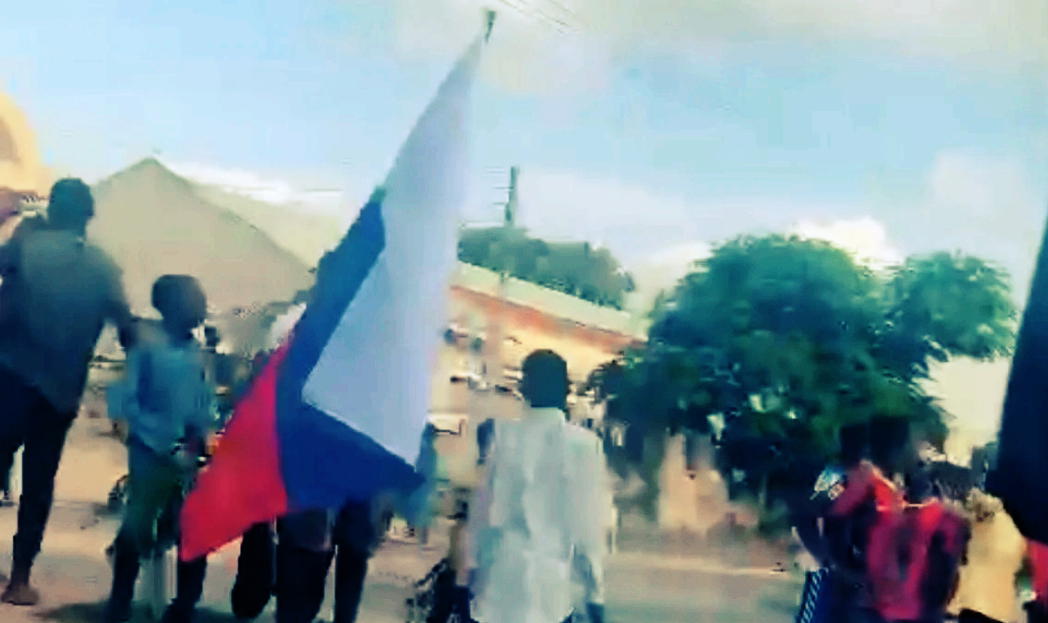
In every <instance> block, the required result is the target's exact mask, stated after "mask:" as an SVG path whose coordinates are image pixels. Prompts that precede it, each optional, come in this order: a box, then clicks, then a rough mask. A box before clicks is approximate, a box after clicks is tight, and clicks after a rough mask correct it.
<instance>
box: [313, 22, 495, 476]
mask: <svg viewBox="0 0 1048 623" xmlns="http://www.w3.org/2000/svg"><path fill="white" fill-rule="evenodd" d="M482 47H483V39H482V38H480V39H478V40H477V42H476V43H474V44H473V45H472V46H471V47H470V48H469V50H467V52H466V53H465V54H464V55H463V57H462V58H461V59H460V60H459V61H458V63H457V64H456V66H455V67H454V69H453V70H452V71H451V73H450V74H449V75H448V77H447V78H446V79H445V81H444V83H443V84H442V85H441V87H440V89H439V90H438V92H437V94H436V96H435V97H434V98H433V101H432V102H430V104H429V107H428V108H427V109H426V111H425V112H424V113H423V115H422V117H421V118H420V119H419V121H418V122H417V123H416V124H415V127H414V129H413V130H412V131H411V134H410V135H409V136H408V138H407V141H406V142H405V143H404V145H403V147H401V150H400V153H399V154H398V155H397V159H396V162H395V163H394V165H393V168H392V170H391V171H390V173H389V176H388V177H387V178H386V183H385V185H384V186H385V190H386V194H385V199H384V201H383V203H382V219H383V223H384V225H385V232H386V241H385V247H384V248H383V250H382V252H381V253H380V254H379V257H378V260H377V262H376V264H375V266H373V267H372V269H371V271H370V272H369V274H368V276H367V278H366V279H365V280H364V283H363V284H362V285H361V287H360V290H359V291H358V292H357V294H356V296H355V297H354V299H353V301H352V302H350V304H349V306H348V308H347V309H346V310H345V311H344V312H343V315H342V318H341V319H340V320H339V323H338V325H337V327H336V328H335V330H334V333H333V334H332V335H331V338H330V339H329V341H328V343H327V344H326V345H325V346H324V349H323V351H322V353H321V355H320V359H319V360H318V361H317V364H316V366H315V367H314V368H313V370H312V372H311V373H310V375H309V377H308V379H307V381H306V385H305V388H304V389H303V398H304V399H305V400H306V401H307V402H308V403H310V404H311V405H313V406H314V407H316V408H318V409H320V410H321V411H323V412H325V413H327V414H329V415H331V416H333V417H335V418H337V419H339V420H341V421H343V422H345V423H346V424H348V425H350V426H352V427H353V428H354V429H356V430H357V431H359V432H361V433H364V434H365V435H368V436H369V437H371V438H372V439H374V440H375V441H376V442H378V443H379V444H381V445H382V446H383V447H385V448H386V449H387V450H389V451H390V452H393V453H394V454H396V455H398V456H400V457H401V458H403V459H404V460H406V461H408V462H412V463H413V462H414V460H415V457H416V455H417V454H418V449H419V439H420V437H421V434H422V431H423V429H424V427H425V423H426V413H427V411H428V408H429V400H430V379H431V377H432V366H433V362H434V361H435V358H436V349H437V347H438V343H439V340H440V333H441V327H443V325H444V323H445V322H446V316H445V309H446V298H447V289H448V279H449V276H450V274H451V270H452V268H453V267H454V261H455V246H456V230H457V227H458V221H459V218H458V217H459V210H460V208H461V206H462V202H463V201H464V198H465V186H466V174H465V169H466V140H465V135H466V113H467V109H468V106H469V93H470V87H471V86H472V83H473V78H474V75H475V73H476V68H477V64H478V62H479V58H480V51H481V48H482Z"/></svg>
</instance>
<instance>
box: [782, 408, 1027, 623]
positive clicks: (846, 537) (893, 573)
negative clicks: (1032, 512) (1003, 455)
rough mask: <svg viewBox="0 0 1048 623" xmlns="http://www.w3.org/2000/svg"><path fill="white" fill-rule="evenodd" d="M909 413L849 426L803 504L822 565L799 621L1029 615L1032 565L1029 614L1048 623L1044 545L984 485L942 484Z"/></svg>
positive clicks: (881, 622) (1005, 620)
mask: <svg viewBox="0 0 1048 623" xmlns="http://www.w3.org/2000/svg"><path fill="white" fill-rule="evenodd" d="M915 441H918V440H916V439H915V438H914V436H913V435H912V434H911V430H910V427H909V426H908V424H907V422H906V420H903V419H900V418H888V417H886V418H877V419H875V420H873V421H872V422H870V423H868V424H855V425H850V426H846V427H844V428H843V429H842V430H841V431H840V434H839V449H840V452H839V459H840V460H839V462H838V463H837V464H835V465H831V466H829V467H827V468H826V469H825V470H824V471H823V473H822V474H821V475H820V477H819V479H818V481H817V482H816V485H815V487H814V491H813V492H812V494H811V495H810V497H808V498H807V499H806V500H804V501H803V502H801V503H799V504H797V505H796V508H795V510H794V526H795V529H796V533H797V535H798V537H799V539H800V540H801V542H802V543H803V544H804V546H805V547H806V549H807V550H808V551H809V552H810V553H811V554H812V556H813V557H814V558H815V560H816V561H817V562H818V565H819V569H818V570H815V571H812V572H809V573H808V576H807V581H806V583H805V588H804V595H803V596H802V603H801V606H800V609H799V611H798V614H797V617H796V621H797V623H844V622H853V621H854V622H858V623H942V622H943V621H946V620H958V621H960V622H961V623H994V622H1000V623H1010V622H1015V621H1020V620H1021V617H1022V615H1021V613H1020V601H1021V598H1020V595H1019V593H1018V590H1017V579H1018V576H1019V575H1020V573H1021V572H1022V571H1023V569H1024V564H1027V563H1028V564H1029V567H1030V568H1031V570H1032V574H1033V582H1032V584H1033V587H1034V589H1035V595H1036V597H1035V599H1033V600H1030V601H1029V602H1027V603H1026V604H1024V609H1025V611H1026V617H1027V620H1028V621H1029V622H1030V623H1040V622H1042V621H1045V620H1048V619H1046V618H1045V613H1046V612H1048V610H1046V609H1045V606H1046V605H1048V591H1046V589H1048V584H1046V583H1045V580H1046V579H1048V578H1046V577H1045V573H1046V572H1048V568H1046V567H1045V564H1044V563H1045V562H1046V561H1045V559H1044V557H1043V553H1042V551H1043V550H1042V549H1041V548H1042V546H1040V545H1038V544H1037V543H1034V542H1029V543H1028V542H1027V541H1026V540H1025V539H1024V538H1023V536H1022V535H1021V534H1020V533H1019V531H1018V529H1017V528H1016V527H1015V524H1014V522H1012V520H1011V519H1010V517H1009V516H1008V514H1007V512H1006V511H1005V509H1004V507H1003V505H1002V504H1001V502H1000V501H999V500H997V499H996V498H994V497H992V496H991V495H989V494H987V493H986V492H985V491H984V490H983V489H982V488H981V483H972V485H971V486H968V487H960V488H958V487H950V486H945V483H940V482H937V481H936V479H935V478H934V476H933V475H932V473H931V470H930V468H929V465H928V464H927V463H925V462H924V461H922V460H921V459H920V458H919V456H918V453H917V452H916V451H915V448H916V443H915Z"/></svg>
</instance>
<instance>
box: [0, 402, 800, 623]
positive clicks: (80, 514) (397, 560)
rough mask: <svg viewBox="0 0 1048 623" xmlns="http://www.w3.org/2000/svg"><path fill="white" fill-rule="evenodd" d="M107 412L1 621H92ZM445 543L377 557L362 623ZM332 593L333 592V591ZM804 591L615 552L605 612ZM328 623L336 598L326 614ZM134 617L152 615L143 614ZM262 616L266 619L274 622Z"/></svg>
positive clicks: (622, 613) (691, 559)
mask: <svg viewBox="0 0 1048 623" xmlns="http://www.w3.org/2000/svg"><path fill="white" fill-rule="evenodd" d="M107 429H108V422H107V421H106V420H104V419H89V418H86V417H81V418H80V419H79V420H78V421H77V423H76V424H75V425H74V427H73V429H72V430H71V432H70V437H69V442H68V445H67V449H66V454H65V456H64V459H63V462H62V466H61V469H60V472H59V476H58V482H57V490H56V496H55V498H56V502H55V508H54V512H53V514H52V519H51V522H50V524H49V526H48V532H47V535H46V538H45V541H44V548H43V553H42V554H41V556H40V558H39V561H38V563H37V567H36V569H35V571H34V582H35V584H36V585H37V587H38V588H39V589H40V590H41V592H42V594H43V603H41V604H40V605H39V606H37V607H36V608H31V609H24V608H14V607H11V606H0V621H2V622H3V623H40V622H42V621H43V622H47V621H53V622H58V623H88V622H91V623H94V622H98V621H100V620H101V603H102V601H103V600H104V599H105V596H106V595H107V593H108V589H109V582H110V571H109V566H108V564H107V563H106V561H105V558H104V556H103V551H104V549H105V547H106V546H107V545H108V544H109V543H110V541H111V540H112V538H113V535H114V534H115V530H116V527H117V518H115V517H109V516H105V515H100V513H99V510H100V507H101V505H102V504H103V503H104V501H105V499H106V495H107V494H108V492H109V489H110V487H111V486H112V484H113V483H114V482H115V480H116V479H117V478H118V477H119V476H120V475H121V474H123V473H124V472H125V463H124V461H125V458H124V451H123V447H122V446H121V445H120V444H119V443H118V442H117V441H116V440H114V439H112V438H110V437H108V436H106V435H105V432H106V431H107ZM15 517H16V510H15V509H14V508H5V509H0V570H3V571H6V570H7V569H8V568H9V564H10V542H11V541H10V536H11V535H12V534H13V533H14V527H15ZM237 551H238V550H237V547H236V546H235V545H233V546H231V547H229V548H226V549H225V550H223V551H221V552H219V553H217V554H216V555H215V556H213V557H212V559H211V562H210V565H209V568H208V582H207V588H206V592H205V597H204V604H203V608H202V610H201V612H200V616H199V617H198V623H232V622H233V621H234V619H233V617H232V615H231V614H230V613H229V589H230V587H231V585H232V581H233V574H234V570H235V560H236V554H237ZM439 551H440V550H439V548H438V549H434V550H430V551H422V550H420V549H419V548H418V547H417V546H415V545H411V544H403V543H396V542H394V543H390V544H387V545H386V546H384V547H383V549H382V550H381V551H380V553H379V554H378V555H377V556H376V557H375V559H374V560H373V564H372V569H371V573H370V574H369V579H368V586H367V591H366V594H365V599H364V606H363V612H362V615H361V617H360V620H361V621H364V622H368V623H372V622H374V623H397V622H400V621H403V620H404V615H403V603H404V599H405V598H406V597H407V596H408V594H409V592H410V591H409V589H408V586H409V585H410V582H411V581H412V580H413V579H414V578H419V577H422V575H424V573H425V572H426V570H428V569H429V568H430V566H431V565H432V564H434V563H435V562H436V559H437V558H438V556H439ZM328 592H329V594H330V592H331V591H330V590H329V591H328ZM797 593H798V584H797V581H796V579H795V578H793V577H788V576H786V575H784V574H775V573H772V572H770V571H769V567H768V566H767V565H764V566H757V567H754V568H750V569H746V568H742V567H741V566H739V565H735V566H732V565H731V564H726V563H724V562H722V561H717V560H711V559H707V558H701V557H695V556H673V555H666V554H665V553H664V552H661V553H660V552H645V551H637V550H633V551H629V552H623V553H621V554H619V555H617V556H616V557H614V558H613V559H612V560H611V561H610V563H609V569H608V615H609V620H610V621H613V622H615V623H625V622H631V621H661V622H665V623H672V622H678V621H680V622H685V621H686V622H689V623H694V622H705V621H710V622H713V621H718V622H719V621H724V622H727V623H731V622H735V621H738V622H743V621H746V622H754V621H761V622H762V623H763V622H769V621H770V622H773V623H775V622H782V623H785V622H787V621H789V620H790V613H791V610H792V604H793V603H794V600H795V598H796V595H797ZM321 616H322V617H327V618H328V620H330V616H331V614H330V604H327V605H326V607H325V610H324V611H323V612H322V613H321ZM135 620H136V621H143V622H144V621H148V620H149V619H148V617H147V616H146V613H145V612H144V611H141V612H138V613H137V614H136V619H135ZM271 621H272V614H271V613H266V614H265V615H263V617H262V618H261V619H260V622H261V623H270V622H271Z"/></svg>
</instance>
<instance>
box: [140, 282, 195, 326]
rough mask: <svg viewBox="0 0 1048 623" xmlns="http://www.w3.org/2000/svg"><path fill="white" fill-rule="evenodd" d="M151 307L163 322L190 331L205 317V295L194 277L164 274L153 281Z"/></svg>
mask: <svg viewBox="0 0 1048 623" xmlns="http://www.w3.org/2000/svg"><path fill="white" fill-rule="evenodd" d="M152 300H153V307H155V308H156V310H157V311H158V312H160V315H161V316H163V317H164V324H165V325H167V326H168V327H170V328H173V329H177V330H179V331H191V330H193V329H194V328H196V327H197V326H198V325H200V323H202V322H204V319H205V318H207V297H206V296H205V295H204V289H203V288H202V287H201V286H200V282H199V281H197V280H196V278H194V277H191V276H189V275H164V276H162V277H160V278H159V279H157V280H156V281H155V282H154V283H153V295H152Z"/></svg>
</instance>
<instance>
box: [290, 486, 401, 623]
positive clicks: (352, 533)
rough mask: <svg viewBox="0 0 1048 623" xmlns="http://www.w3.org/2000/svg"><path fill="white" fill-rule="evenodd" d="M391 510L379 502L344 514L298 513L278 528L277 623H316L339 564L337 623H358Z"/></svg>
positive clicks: (353, 507)
mask: <svg viewBox="0 0 1048 623" xmlns="http://www.w3.org/2000/svg"><path fill="white" fill-rule="evenodd" d="M388 514H389V511H388V508H387V505H386V504H384V503H383V502H382V501H381V500H379V499H375V500H371V501H369V502H350V503H348V504H346V505H345V506H343V507H342V508H341V509H340V510H338V511H335V512H332V511H325V510H316V511H306V512H301V513H294V514H291V515H288V516H286V517H284V518H282V519H281V520H280V521H279V522H278V523H277V530H278V534H279V539H278V542H277V571H276V576H277V580H276V595H277V617H276V621H277V623H313V620H314V619H315V618H316V617H317V614H318V613H319V612H320V606H321V605H322V604H323V602H324V588H325V586H326V584H327V576H328V572H329V570H330V569H331V563H332V561H334V562H335V618H334V623H353V622H354V621H356V619H357V614H358V612H359V610H360V601H361V597H362V596H363V594H364V580H365V578H366V577H367V571H368V559H370V558H371V556H372V554H373V553H374V551H375V548H376V547H377V546H378V544H379V543H380V542H381V540H382V535H383V530H382V526H384V525H385V524H386V519H387V516H388Z"/></svg>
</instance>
